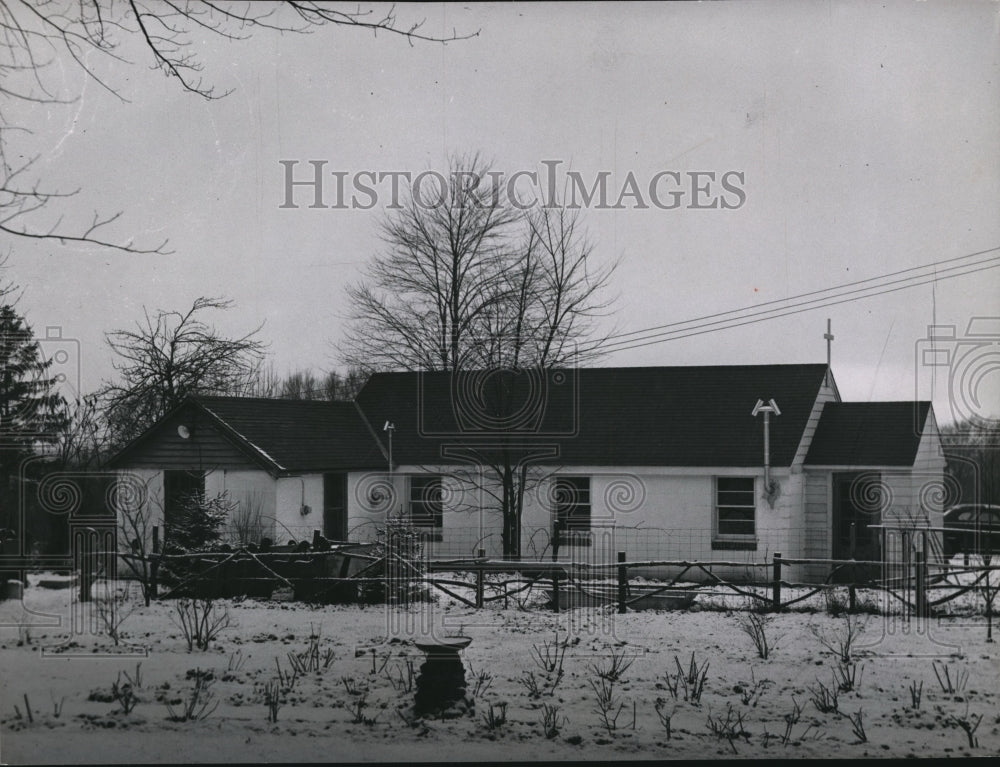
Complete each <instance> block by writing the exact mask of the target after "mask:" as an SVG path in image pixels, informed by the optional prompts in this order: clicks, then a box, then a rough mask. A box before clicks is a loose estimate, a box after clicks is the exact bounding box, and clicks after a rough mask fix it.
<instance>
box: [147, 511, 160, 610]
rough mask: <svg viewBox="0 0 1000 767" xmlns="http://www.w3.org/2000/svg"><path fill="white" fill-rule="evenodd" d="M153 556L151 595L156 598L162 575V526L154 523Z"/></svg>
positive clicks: (151, 562) (151, 564) (151, 563)
mask: <svg viewBox="0 0 1000 767" xmlns="http://www.w3.org/2000/svg"><path fill="white" fill-rule="evenodd" d="M153 555H154V556H153V557H152V559H151V561H150V563H149V596H150V598H151V599H152V598H155V597H156V596H157V590H158V589H159V575H160V528H159V527H157V526H156V525H153Z"/></svg>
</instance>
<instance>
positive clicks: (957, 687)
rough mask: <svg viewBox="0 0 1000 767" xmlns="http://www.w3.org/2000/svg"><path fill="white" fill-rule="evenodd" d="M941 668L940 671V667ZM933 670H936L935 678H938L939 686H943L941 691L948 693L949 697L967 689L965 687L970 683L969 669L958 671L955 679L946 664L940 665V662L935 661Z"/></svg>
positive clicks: (932, 666) (932, 664)
mask: <svg viewBox="0 0 1000 767" xmlns="http://www.w3.org/2000/svg"><path fill="white" fill-rule="evenodd" d="M939 666H940V670H939V668H938V667H939ZM931 668H933V669H934V676H936V677H937V680H938V684H939V685H941V691H942V692H945V693H947V694H948V695H955V694H956V693H960V692H962V690H964V689H965V685H966V684H967V683H968V681H969V671H968V669H960V670H958V671H956V673H955V678H954V679H952V677H951V671H950V670H949V668H948V666H947V665H945V664H944V663H940V664H939V663H938V661H933V662H932V663H931Z"/></svg>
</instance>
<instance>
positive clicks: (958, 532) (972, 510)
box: [943, 503, 1000, 558]
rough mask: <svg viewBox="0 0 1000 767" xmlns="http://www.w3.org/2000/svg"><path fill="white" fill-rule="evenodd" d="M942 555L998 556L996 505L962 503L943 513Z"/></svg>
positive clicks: (999, 517) (999, 537)
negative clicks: (992, 554) (994, 554)
mask: <svg viewBox="0 0 1000 767" xmlns="http://www.w3.org/2000/svg"><path fill="white" fill-rule="evenodd" d="M944 527H945V531H944V544H943V545H944V554H945V556H946V557H949V558H950V557H953V556H954V555H955V554H990V553H997V554H1000V506H996V505H993V504H989V503H965V504H961V505H959V506H952V507H951V508H950V509H948V510H947V511H946V512H945V513H944Z"/></svg>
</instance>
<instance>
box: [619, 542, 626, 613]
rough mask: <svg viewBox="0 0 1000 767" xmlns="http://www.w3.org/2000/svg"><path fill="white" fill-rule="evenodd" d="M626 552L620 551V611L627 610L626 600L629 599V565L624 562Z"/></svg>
mask: <svg viewBox="0 0 1000 767" xmlns="http://www.w3.org/2000/svg"><path fill="white" fill-rule="evenodd" d="M624 561H625V552H624V551H619V552H618V612H620V613H624V612H625V602H626V601H627V600H628V567H627V566H625V565H624V564H622V563H623V562H624Z"/></svg>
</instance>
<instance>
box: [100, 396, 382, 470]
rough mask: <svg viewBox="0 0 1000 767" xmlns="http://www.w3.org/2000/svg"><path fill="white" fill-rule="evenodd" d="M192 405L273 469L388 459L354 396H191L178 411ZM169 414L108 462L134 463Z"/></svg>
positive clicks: (364, 465) (361, 465) (370, 464)
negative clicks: (313, 398) (310, 398)
mask: <svg viewBox="0 0 1000 767" xmlns="http://www.w3.org/2000/svg"><path fill="white" fill-rule="evenodd" d="M191 407H194V408H197V409H198V411H200V412H203V413H205V414H206V415H208V417H209V418H210V420H211V423H212V424H213V425H214V427H215V428H216V429H217V430H218V432H219V433H220V434H222V435H223V436H224V437H225V438H226V439H227V440H228V441H229V442H231V443H232V444H234V445H235V446H236V447H237V448H239V450H240V451H241V452H242V453H243V454H244V455H247V456H248V457H250V458H252V459H253V460H254V461H255V462H256V463H258V464H260V465H261V466H263V467H264V468H266V469H268V470H269V471H271V472H272V473H274V474H280V473H300V472H320V471H338V470H347V469H369V468H373V469H374V468H383V467H384V466H385V465H386V459H385V456H384V454H383V453H382V450H381V448H380V446H379V443H378V440H377V439H376V437H375V434H374V433H373V432H372V430H371V428H369V426H368V424H367V422H366V421H365V419H364V417H363V416H362V415H361V411H360V410H358V407H357V405H356V404H355V403H353V402H328V401H308V400H305V401H304V400H287V399H262V398H253V397H208V396H192V397H189V398H188V399H186V400H185V401H184V403H183V404H182V405H181V406H180V407H178V408H177V410H176V411H174V412H175V413H178V412H183V411H184V410H185V409H187V408H191ZM170 417H171V416H169V415H168V416H166V417H165V418H163V419H161V420H160V421H158V422H157V423H156V424H154V426H153V427H151V428H150V429H149V430H147V431H146V432H145V433H144V434H142V435H141V436H140V437H138V438H137V439H136V440H134V441H133V442H132V443H131V444H129V445H127V446H126V447H125V448H124V449H123V450H122V451H121V452H119V453H118V455H116V456H115V457H114V458H113V459H112V460H111V461H110V464H109V465H111V466H112V467H124V466H129V465H132V464H134V463H135V459H136V457H137V456H141V454H142V451H143V450H144V449H145V447H146V446H147V445H152V444H153V443H154V442H155V441H156V440H158V439H160V437H158V434H160V432H161V427H162V426H163V424H164V423H165V422H166V421H168V420H169V419H170Z"/></svg>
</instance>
